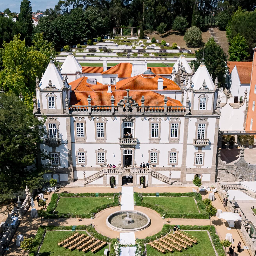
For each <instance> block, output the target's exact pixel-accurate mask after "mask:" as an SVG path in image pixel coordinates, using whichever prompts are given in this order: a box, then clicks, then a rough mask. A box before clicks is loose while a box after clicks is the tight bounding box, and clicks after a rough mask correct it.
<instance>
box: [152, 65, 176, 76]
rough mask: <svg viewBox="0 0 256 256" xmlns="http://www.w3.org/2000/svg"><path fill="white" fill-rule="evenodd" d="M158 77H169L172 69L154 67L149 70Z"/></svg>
mask: <svg viewBox="0 0 256 256" xmlns="http://www.w3.org/2000/svg"><path fill="white" fill-rule="evenodd" d="M148 69H151V71H152V72H153V73H154V74H156V75H169V74H171V73H172V67H152V68H148Z"/></svg>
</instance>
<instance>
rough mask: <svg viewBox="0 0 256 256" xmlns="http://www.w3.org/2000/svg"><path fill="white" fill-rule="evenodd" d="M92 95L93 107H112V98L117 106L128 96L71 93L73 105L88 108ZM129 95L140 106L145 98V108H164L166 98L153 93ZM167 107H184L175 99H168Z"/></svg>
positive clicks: (134, 92)
mask: <svg viewBox="0 0 256 256" xmlns="http://www.w3.org/2000/svg"><path fill="white" fill-rule="evenodd" d="M89 95H90V97H91V105H92V106H110V105H111V101H110V99H111V96H112V95H113V96H114V98H115V103H114V104H115V105H117V104H118V102H119V101H120V100H121V99H123V97H124V96H126V95H127V92H126V91H114V92H112V93H108V92H107V91H101V92H99V91H98V92H94V91H86V92H78V91H73V92H71V105H76V106H87V105H88V101H87V98H88V96H89ZM129 95H130V96H131V97H132V99H133V100H135V101H136V102H137V103H138V104H139V105H141V97H142V96H144V99H145V102H144V105H145V106H164V96H163V95H160V94H158V93H155V92H151V91H130V92H129ZM167 99H168V101H167V106H182V104H181V102H180V101H178V100H175V99H171V98H167Z"/></svg>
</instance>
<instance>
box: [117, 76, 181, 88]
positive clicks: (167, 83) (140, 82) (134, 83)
mask: <svg viewBox="0 0 256 256" xmlns="http://www.w3.org/2000/svg"><path fill="white" fill-rule="evenodd" d="M159 78H162V79H163V89H164V90H180V87H179V86H178V85H177V84H176V83H175V82H174V81H172V80H170V79H167V78H164V77H161V76H158V75H144V74H142V75H138V76H134V77H131V78H128V79H124V80H121V81H119V82H117V83H116V89H117V90H126V89H130V90H157V89H158V79H159Z"/></svg>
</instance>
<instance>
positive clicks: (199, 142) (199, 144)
mask: <svg viewBox="0 0 256 256" xmlns="http://www.w3.org/2000/svg"><path fill="white" fill-rule="evenodd" d="M193 144H194V146H196V147H205V146H208V145H209V144H210V141H209V139H194V143H193Z"/></svg>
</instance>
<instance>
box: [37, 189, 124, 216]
mask: <svg viewBox="0 0 256 256" xmlns="http://www.w3.org/2000/svg"><path fill="white" fill-rule="evenodd" d="M98 195H99V196H100V197H104V196H106V197H107V196H113V197H114V200H113V203H108V204H104V205H101V206H98V207H96V208H94V209H92V210H91V211H90V212H89V213H87V214H72V213H58V212H56V211H55V209H56V207H57V202H58V200H59V198H61V197H96V195H95V193H80V194H73V193H60V194H56V193H54V194H53V195H52V199H51V202H50V203H49V205H48V207H47V210H46V211H44V212H42V213H41V214H42V217H44V218H48V219H58V218H91V217H94V216H95V214H96V213H98V212H100V211H102V210H104V209H106V208H109V207H114V206H118V205H119V204H120V203H119V194H117V193H102V194H98Z"/></svg>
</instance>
